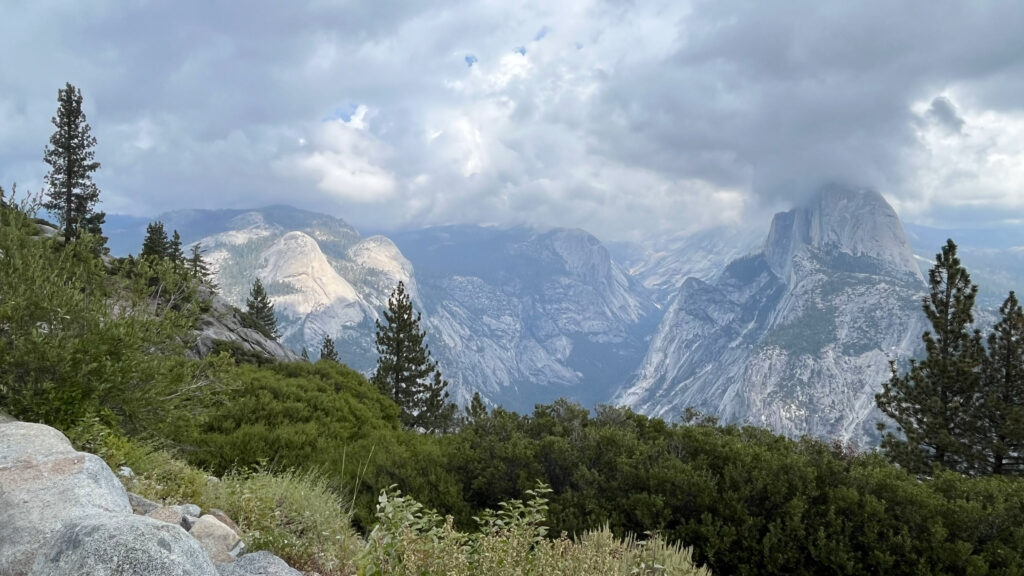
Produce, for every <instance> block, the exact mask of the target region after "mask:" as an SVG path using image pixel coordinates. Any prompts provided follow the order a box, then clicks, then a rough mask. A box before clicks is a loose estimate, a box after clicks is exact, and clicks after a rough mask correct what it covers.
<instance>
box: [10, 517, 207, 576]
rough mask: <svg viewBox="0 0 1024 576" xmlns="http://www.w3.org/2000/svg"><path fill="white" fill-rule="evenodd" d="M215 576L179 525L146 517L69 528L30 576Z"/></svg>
mask: <svg viewBox="0 0 1024 576" xmlns="http://www.w3.org/2000/svg"><path fill="white" fill-rule="evenodd" d="M82 574H89V575H90V576H151V575H158V574H159V575H160V576H216V575H217V569H216V568H215V567H214V565H213V563H212V562H210V559H209V558H207V556H206V553H205V552H204V551H203V549H202V547H201V546H200V545H199V543H198V542H196V541H195V540H194V539H192V538H191V537H189V535H188V533H186V532H185V531H184V530H182V529H181V527H179V526H174V525H171V524H168V523H166V522H161V521H159V520H154V519H152V518H146V517H145V516H134V515H127V516H111V517H106V518H103V517H96V518H90V519H83V520H78V521H75V522H70V523H68V524H66V525H65V526H64V527H63V528H61V530H60V531H59V532H57V533H56V535H55V538H53V539H52V541H51V542H50V543H49V545H48V546H46V547H45V548H44V549H43V550H42V551H41V552H40V554H39V555H38V556H37V557H36V560H35V563H34V565H33V566H32V571H31V572H30V573H29V575H30V576H79V575H82Z"/></svg>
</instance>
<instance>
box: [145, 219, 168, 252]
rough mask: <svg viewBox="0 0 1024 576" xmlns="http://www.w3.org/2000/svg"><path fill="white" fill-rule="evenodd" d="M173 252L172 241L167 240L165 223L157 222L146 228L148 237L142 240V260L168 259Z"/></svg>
mask: <svg viewBox="0 0 1024 576" xmlns="http://www.w3.org/2000/svg"><path fill="white" fill-rule="evenodd" d="M170 252H171V241H170V240H168V239H167V232H166V231H165V230H164V223H163V222H160V221H159V220H157V221H156V222H150V223H149V224H148V225H147V226H146V237H145V238H144V239H143V240H142V251H141V252H140V253H139V257H140V258H167V256H168V255H169V254H170Z"/></svg>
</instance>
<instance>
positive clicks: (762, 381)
mask: <svg viewBox="0 0 1024 576" xmlns="http://www.w3.org/2000/svg"><path fill="white" fill-rule="evenodd" d="M923 291H924V282H923V279H922V277H921V274H920V272H919V270H918V268H917V266H916V264H915V261H914V257H913V254H912V252H911V250H910V247H909V245H908V244H907V241H906V236H905V235H904V233H903V229H902V227H901V225H900V222H899V219H898V217H897V216H896V214H895V212H894V211H893V210H892V208H891V207H890V206H889V205H888V204H887V203H886V202H885V200H884V199H883V198H882V197H881V196H880V195H879V194H877V193H876V192H873V191H869V190H849V189H843V188H838V187H832V188H827V189H824V190H822V191H821V192H820V193H819V194H818V195H816V196H815V198H814V199H812V201H811V202H809V203H808V204H807V205H805V206H802V207H800V208H797V209H794V210H791V211H789V212H785V213H780V214H777V215H776V216H775V218H774V219H773V221H772V226H771V230H770V232H769V234H768V237H767V239H766V241H765V243H764V246H763V248H762V249H761V250H760V251H758V252H756V253H754V254H751V255H749V256H746V257H743V258H739V259H736V260H734V261H733V262H731V263H730V264H729V265H728V266H727V267H726V269H725V271H724V272H723V273H722V275H721V276H720V277H719V278H718V279H717V280H715V281H714V282H710V283H709V282H704V281H701V280H697V279H690V280H687V281H686V282H685V283H684V284H683V287H682V289H681V290H680V291H679V293H678V295H677V296H676V297H675V299H674V300H673V301H672V303H671V304H670V306H669V308H668V310H667V311H666V314H665V317H664V318H663V320H662V322H661V325H660V326H659V327H658V330H657V332H656V334H655V336H654V338H653V340H652V343H651V346H650V348H649V350H648V352H647V355H646V357H645V359H644V361H643V363H642V365H641V368H640V371H639V373H638V376H637V377H636V379H635V380H634V381H633V382H632V383H631V384H630V385H629V386H626V387H624V388H622V389H621V390H620V391H619V392H618V394H617V395H616V401H617V402H619V403H623V404H627V405H629V406H632V407H633V408H635V409H637V410H638V411H641V412H644V413H648V414H652V415H655V416H662V417H666V418H672V417H678V416H679V415H680V414H681V413H682V412H683V410H684V409H685V408H686V407H688V406H693V407H696V408H698V409H701V410H703V411H706V412H708V413H711V414H716V415H720V416H721V417H722V418H723V419H724V420H726V421H729V422H750V423H753V424H756V425H763V426H767V427H769V428H772V429H773V430H776V431H779V432H783V433H786V434H789V435H793V436H798V435H802V434H810V435H814V436H819V437H827V438H839V439H842V440H847V441H851V442H854V443H857V444H864V443H868V442H870V441H871V439H872V437H873V433H874V426H873V423H874V417H875V416H876V410H875V403H874V394H875V393H876V392H877V391H879V390H880V388H881V384H882V382H883V381H884V380H885V379H887V378H888V374H889V372H888V362H889V360H890V359H896V358H906V357H908V356H912V355H913V354H914V352H915V351H916V349H917V346H918V342H919V339H920V334H921V333H922V332H923V331H924V318H923V315H922V314H921V312H920V304H919V302H920V297H921V295H922V294H923Z"/></svg>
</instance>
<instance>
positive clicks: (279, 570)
mask: <svg viewBox="0 0 1024 576" xmlns="http://www.w3.org/2000/svg"><path fill="white" fill-rule="evenodd" d="M217 571H218V572H220V576H302V572H299V571H298V570H296V569H294V568H292V567H291V566H289V565H288V564H286V563H285V561H284V560H281V559H280V558H278V557H277V556H274V555H273V554H271V553H270V552H266V551H262V550H261V551H259V552H253V553H252V554H246V555H245V556H242V557H241V558H239V559H238V560H236V561H234V562H232V563H231V564H218V565H217Z"/></svg>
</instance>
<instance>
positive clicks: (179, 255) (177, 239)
mask: <svg viewBox="0 0 1024 576" xmlns="http://www.w3.org/2000/svg"><path fill="white" fill-rule="evenodd" d="M167 257H168V258H170V259H171V262H174V265H175V266H180V265H182V264H184V263H185V252H184V251H183V250H182V249H181V235H180V234H178V231H177V230H175V231H174V234H172V235H171V241H170V243H169V244H168V245H167Z"/></svg>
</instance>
